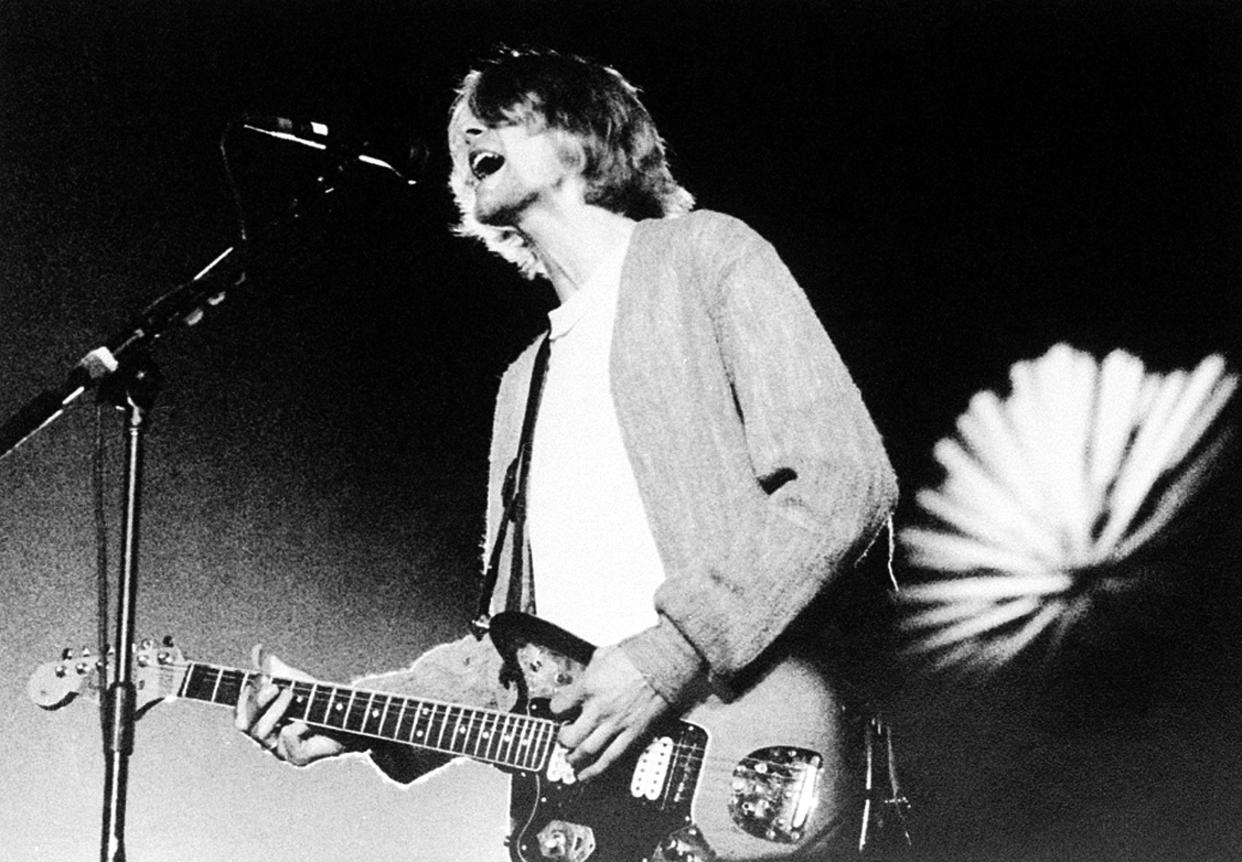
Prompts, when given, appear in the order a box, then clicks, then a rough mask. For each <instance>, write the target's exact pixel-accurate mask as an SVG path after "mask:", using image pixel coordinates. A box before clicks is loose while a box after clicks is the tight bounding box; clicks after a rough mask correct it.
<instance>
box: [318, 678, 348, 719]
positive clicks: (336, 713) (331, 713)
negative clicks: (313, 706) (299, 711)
mask: <svg viewBox="0 0 1242 862" xmlns="http://www.w3.org/2000/svg"><path fill="white" fill-rule="evenodd" d="M324 697H325V705H324V708H323V723H324V726H325V727H343V726H344V723H345V721H344V714H343V712H342V710H343V709H344V707H342V706H341V701H340V689H337V688H335V687H333V686H329V687H328V690H327V691H326V692H324ZM338 718H340V719H341V722H340V723H339V724H338V723H337V721H336V719H338Z"/></svg>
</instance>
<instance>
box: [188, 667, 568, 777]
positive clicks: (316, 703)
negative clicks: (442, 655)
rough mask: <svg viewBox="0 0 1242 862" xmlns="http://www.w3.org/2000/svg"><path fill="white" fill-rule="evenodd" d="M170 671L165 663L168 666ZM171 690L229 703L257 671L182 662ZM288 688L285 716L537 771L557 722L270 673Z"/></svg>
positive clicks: (552, 740)
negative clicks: (178, 678) (290, 695)
mask: <svg viewBox="0 0 1242 862" xmlns="http://www.w3.org/2000/svg"><path fill="white" fill-rule="evenodd" d="M170 670H171V668H170ZM178 670H179V671H180V674H181V675H182V676H183V679H182V680H181V682H180V685H179V686H177V687H176V693H177V696H178V697H184V698H188V699H190V700H201V701H206V702H207V703H217V704H221V705H225V706H234V705H236V704H237V700H238V698H239V697H240V696H241V690H242V687H243V686H244V685H246V683H248V682H253V681H255V680H256V679H257V678H258V677H259V676H260V675H259V674H258V672H256V671H243V670H239V669H237V668H229V667H220V666H216V665H209V664H201V663H198V662H189V663H187V664H185V665H183V666H181V668H179V669H178ZM271 681H272V682H274V683H275V684H276V685H278V686H280V688H282V689H285V688H291V689H292V690H293V702H292V703H291V704H290V706H289V710H288V712H287V713H286V715H287V716H288V717H289V718H291V719H293V720H295V721H304V722H306V723H307V724H309V725H312V726H315V727H321V728H326V729H331V730H339V731H343V732H346V733H353V734H357V735H359V736H366V737H370V738H372V739H382V740H386V741H389V742H396V743H400V744H402V745H410V746H414V747H416V748H424V749H428V750H431V751H437V752H441V753H443V754H452V755H461V756H464V757H469V758H471V759H473V760H479V761H483V762H485V763H490V764H492V765H495V766H500V767H503V768H508V769H518V770H523V771H542V770H543V769H544V768H545V767H546V765H547V763H548V760H549V758H550V757H551V754H552V750H553V748H554V747H555V743H556V735H557V731H558V729H559V727H558V725H557V724H556V723H555V722H553V721H550V720H548V719H542V718H535V717H532V716H527V715H519V714H516V713H511V712H502V711H500V710H492V709H480V708H477V707H471V706H462V705H458V704H451V703H442V702H440V701H432V700H422V699H419V698H412V697H404V696H401V695H396V694H387V693H384V692H378V691H366V690H362V689H356V688H348V687H345V686H337V685H331V684H328V683H319V682H307V681H303V680H293V679H281V678H273V679H272V680H271Z"/></svg>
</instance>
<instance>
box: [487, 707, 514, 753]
mask: <svg viewBox="0 0 1242 862" xmlns="http://www.w3.org/2000/svg"><path fill="white" fill-rule="evenodd" d="M508 727H509V716H508V715H506V714H505V713H499V714H497V716H496V718H495V719H494V720H493V722H492V734H491V738H490V739H489V740H488V741H487V748H486V749H485V750H484V752H483V756H484V757H485V758H486V759H487V760H494V761H497V762H499V760H500V757H499V754H500V746H501V745H503V744H504V741H505V733H506V732H507V731H508Z"/></svg>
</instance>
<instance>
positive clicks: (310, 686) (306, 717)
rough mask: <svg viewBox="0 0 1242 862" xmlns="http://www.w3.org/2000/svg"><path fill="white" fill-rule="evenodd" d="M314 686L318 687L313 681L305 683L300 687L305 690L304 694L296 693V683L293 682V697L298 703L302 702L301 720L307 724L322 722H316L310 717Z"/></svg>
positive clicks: (313, 700)
mask: <svg viewBox="0 0 1242 862" xmlns="http://www.w3.org/2000/svg"><path fill="white" fill-rule="evenodd" d="M316 688H318V686H317V685H316V684H315V683H313V682H312V683H307V684H306V685H305V686H304V687H303V689H302V690H304V691H306V694H298V690H299V689H298V685H297V683H294V685H293V697H294V699H295V700H296V701H297V702H298V703H301V704H303V706H302V720H303V721H305V722H307V723H308V724H321V723H322V722H317V721H315V720H314V719H313V718H311V708H312V707H314V705H315V689H316Z"/></svg>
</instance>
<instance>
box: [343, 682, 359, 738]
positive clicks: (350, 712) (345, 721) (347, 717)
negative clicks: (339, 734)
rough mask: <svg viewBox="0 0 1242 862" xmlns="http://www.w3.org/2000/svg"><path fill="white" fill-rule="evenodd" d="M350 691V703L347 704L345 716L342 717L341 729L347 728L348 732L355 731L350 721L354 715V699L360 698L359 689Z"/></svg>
mask: <svg viewBox="0 0 1242 862" xmlns="http://www.w3.org/2000/svg"><path fill="white" fill-rule="evenodd" d="M348 691H349V703H347V704H345V714H344V715H342V716H341V727H343V728H345V729H346V730H353V729H354V728H353V727H351V726H350V723H349V720H350V716H351V715H353V711H354V698H356V697H357V696H358V689H356V688H351V689H348Z"/></svg>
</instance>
